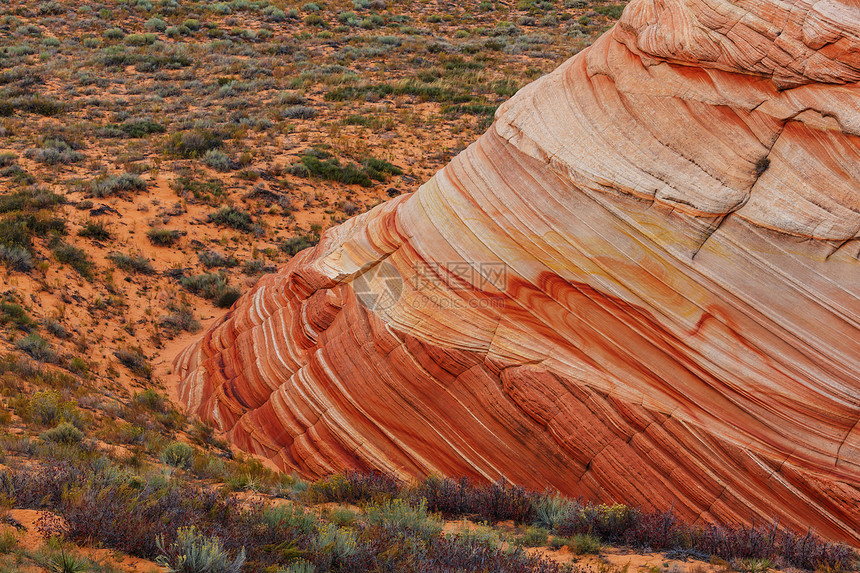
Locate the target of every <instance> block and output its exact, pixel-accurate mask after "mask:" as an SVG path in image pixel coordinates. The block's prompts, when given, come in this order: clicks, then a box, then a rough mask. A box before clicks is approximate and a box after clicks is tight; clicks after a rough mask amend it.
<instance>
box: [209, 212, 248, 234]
mask: <svg viewBox="0 0 860 573" xmlns="http://www.w3.org/2000/svg"><path fill="white" fill-rule="evenodd" d="M209 220H210V221H212V222H213V223H215V224H217V225H227V226H228V227H233V228H234V229H236V230H237V231H250V230H251V225H252V224H253V219H251V214H250V213H248V212H247V211H243V210H242V209H236V208H235V207H223V208H221V209H219V210H218V211H215V212H214V213H210V214H209Z"/></svg>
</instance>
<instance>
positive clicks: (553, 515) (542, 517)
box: [532, 494, 574, 532]
mask: <svg viewBox="0 0 860 573" xmlns="http://www.w3.org/2000/svg"><path fill="white" fill-rule="evenodd" d="M532 507H533V509H534V516H535V521H534V524H535V525H537V526H539V527H544V528H546V529H548V530H550V531H553V532H554V531H556V530H557V529H558V526H559V524H560V523H561V522H562V520H563V519H564V518H565V516H566V515H567V514H568V512H570V511H573V509H574V504H573V503H572V502H571V501H570V500H568V499H567V498H565V497H562V496H561V495H550V494H544V495H542V496H540V497H539V498H537V499H535V500H534V501H533V502H532Z"/></svg>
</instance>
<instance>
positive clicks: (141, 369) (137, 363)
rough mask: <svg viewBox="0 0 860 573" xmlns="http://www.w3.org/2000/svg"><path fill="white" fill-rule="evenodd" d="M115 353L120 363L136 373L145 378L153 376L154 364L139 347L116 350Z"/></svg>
mask: <svg viewBox="0 0 860 573" xmlns="http://www.w3.org/2000/svg"><path fill="white" fill-rule="evenodd" d="M113 355H114V356H116V358H117V360H119V361H120V364H122V365H123V366H125V367H126V368H128V369H129V370H131V371H132V372H133V373H134V374H137V375H138V376H143V377H145V378H149V377H150V376H152V365H151V364H150V363H149V361H148V360H147V359H146V356H144V354H143V352H142V351H141V350H140V349H139V348H135V347H129V348H123V349H121V350H114V352H113Z"/></svg>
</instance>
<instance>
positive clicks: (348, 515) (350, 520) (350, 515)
mask: <svg viewBox="0 0 860 573" xmlns="http://www.w3.org/2000/svg"><path fill="white" fill-rule="evenodd" d="M357 518H358V514H357V513H356V512H354V511H353V510H351V509H349V508H348V507H333V508H332V509H331V511H329V512H328V514H327V515H326V519H327V520H328V521H330V522H332V523H334V524H335V525H337V526H339V527H344V526H349V525H353V524H354V523H355V520H356V519H357Z"/></svg>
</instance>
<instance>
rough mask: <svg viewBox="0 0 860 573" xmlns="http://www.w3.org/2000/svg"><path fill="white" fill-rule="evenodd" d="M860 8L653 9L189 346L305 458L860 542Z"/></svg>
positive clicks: (212, 402)
mask: <svg viewBox="0 0 860 573" xmlns="http://www.w3.org/2000/svg"><path fill="white" fill-rule="evenodd" d="M858 54H860V8H858V6H857V4H848V3H847V2H846V3H840V2H838V1H836V0H822V1H819V2H806V1H781V2H777V1H776V0H747V1H741V0H736V1H735V2H729V1H728V0H713V1H710V2H707V3H706V2H704V1H701V0H661V1H659V2H658V1H657V0H633V2H631V4H630V5H629V6H628V8H627V9H626V11H625V13H624V15H623V16H622V18H621V20H620V21H619V23H618V25H617V26H616V27H615V28H613V29H612V30H611V31H610V32H608V33H607V34H605V35H604V36H603V37H602V38H601V39H600V40H599V41H598V42H597V43H596V44H595V45H593V46H592V47H591V48H589V49H588V50H586V51H585V52H582V53H580V54H579V55H577V56H576V57H574V58H572V59H570V60H569V61H567V62H566V63H565V64H564V65H562V66H561V67H560V68H559V69H557V70H556V71H555V72H553V73H552V74H550V75H548V76H546V77H544V78H542V79H540V80H539V81H537V82H535V83H533V84H531V85H529V86H528V87H526V88H524V89H523V90H521V91H520V92H519V93H518V94H517V95H516V96H515V97H514V98H513V99H511V100H510V101H509V102H508V103H506V104H505V105H503V106H502V107H501V108H500V109H499V111H498V113H497V119H496V122H495V124H494V125H493V127H492V128H491V129H490V130H489V131H488V132H487V133H486V134H485V135H484V136H483V137H481V138H480V139H479V140H478V141H477V142H475V143H474V144H473V145H472V146H471V147H469V148H468V149H467V150H466V151H464V152H463V153H461V154H460V155H459V156H458V157H456V158H455V159H454V160H453V161H452V162H451V163H450V164H449V165H448V166H447V167H445V168H444V169H443V170H442V171H440V172H439V173H438V174H436V175H435V176H434V177H433V178H432V179H431V180H430V181H428V182H427V183H426V184H425V185H424V186H423V187H422V188H421V189H420V190H419V191H418V192H417V193H415V194H413V195H409V196H401V197H398V198H397V199H395V200H393V201H390V202H388V203H386V204H383V205H381V206H379V207H377V208H376V209H374V210H372V211H370V212H368V213H365V214H364V215H361V216H360V217H357V218H355V219H353V220H350V221H348V222H347V223H345V224H343V225H341V226H340V227H337V228H335V229H333V230H331V231H330V232H328V233H327V234H326V236H325V237H324V239H323V241H322V242H321V243H320V244H319V245H318V246H317V247H316V248H315V249H313V250H309V251H305V252H303V253H301V254H300V255H298V256H296V257H295V258H294V259H293V260H292V261H291V262H290V264H289V265H287V266H286V267H285V268H284V269H282V270H281V271H280V272H279V273H278V274H276V275H270V276H267V277H265V278H263V279H262V280H260V281H259V283H258V284H257V286H256V287H255V288H254V289H253V290H252V291H251V292H249V293H248V294H247V295H246V296H244V297H243V298H242V299H241V300H240V301H239V302H238V303H237V304H236V305H235V307H234V308H233V310H231V312H230V313H229V314H228V315H227V316H225V317H224V318H223V320H221V321H219V322H218V323H217V324H216V325H215V326H214V327H213V328H211V329H210V330H209V331H208V332H207V333H206V334H205V335H204V337H203V338H202V339H201V340H200V341H199V342H197V343H196V344H194V345H193V346H191V347H189V348H187V349H186V350H185V351H184V352H183V353H182V354H181V355H180V356H179V357H178V358H177V371H178V372H179V374H180V376H181V382H180V393H181V396H182V399H183V400H184V401H185V402H186V403H187V404H188V405H189V407H190V408H191V410H192V411H193V412H195V413H197V414H199V415H200V416H201V417H203V418H206V419H209V420H213V421H214V422H215V423H217V424H218V425H219V426H220V427H221V428H223V429H227V430H229V431H230V436H231V437H232V439H233V440H234V441H235V442H236V443H237V444H238V445H240V446H241V447H243V448H245V449H247V450H249V451H253V452H256V453H258V454H261V455H263V456H266V457H268V458H271V459H272V460H273V461H274V462H275V463H277V464H278V465H279V466H280V467H282V468H284V469H285V470H297V471H300V472H303V473H305V474H308V475H313V476H318V475H322V474H326V473H328V472H333V471H336V470H340V469H343V468H349V467H359V468H377V469H381V470H384V471H388V472H392V473H395V474H398V475H401V476H404V477H406V476H414V475H422V474H426V473H428V472H441V473H444V474H450V475H469V476H473V477H480V478H485V479H489V480H494V479H497V478H498V477H499V476H505V477H506V478H508V479H510V480H512V481H515V482H518V483H521V484H524V485H526V486H529V487H532V488H538V489H542V488H544V487H547V486H549V487H554V488H557V489H559V490H561V491H562V492H564V493H566V494H569V495H574V496H576V495H584V496H586V497H588V498H592V499H599V500H610V499H611V500H620V501H624V502H627V503H631V504H641V505H643V506H645V507H659V508H665V507H667V506H668V505H669V504H674V507H675V509H676V510H677V511H678V512H679V513H680V514H681V515H682V516H684V517H685V518H687V519H691V520H695V519H700V520H703V521H708V520H714V519H718V520H730V521H736V520H738V521H745V522H750V521H754V520H759V519H768V518H770V517H772V516H776V517H778V518H779V519H780V520H781V521H782V523H783V524H786V525H788V526H791V527H793V528H795V529H798V530H806V529H807V528H808V527H809V526H812V527H814V528H815V529H816V530H817V531H818V532H819V533H821V534H823V535H825V536H828V537H831V538H835V539H841V540H845V541H848V542H851V543H853V544H855V545H856V544H860V424H858V419H860V262H858V256H860V241H858V229H860V190H858V182H860V139H858V135H860V89H858V87H857V85H856V84H855V83H853V82H856V81H857V80H858V78H860V55H858Z"/></svg>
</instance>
